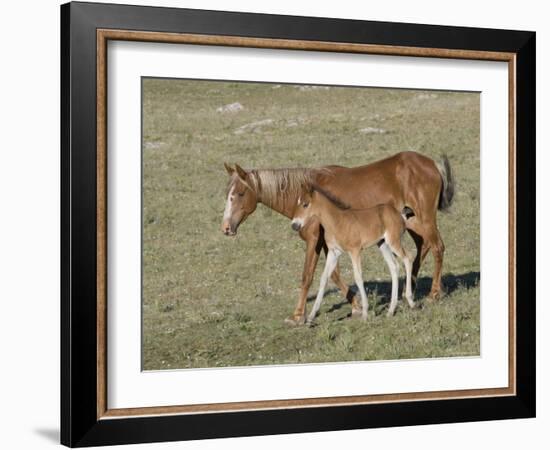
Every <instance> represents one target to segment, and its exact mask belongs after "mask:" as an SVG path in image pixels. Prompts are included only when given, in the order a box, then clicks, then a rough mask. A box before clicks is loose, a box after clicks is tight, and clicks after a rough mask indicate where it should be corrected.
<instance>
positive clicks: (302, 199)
mask: <svg viewBox="0 0 550 450" xmlns="http://www.w3.org/2000/svg"><path fill="white" fill-rule="evenodd" d="M331 208H335V209H341V210H347V209H350V206H349V205H348V204H347V203H344V202H343V201H342V200H340V199H339V198H338V197H336V196H335V195H334V194H332V193H331V192H329V191H327V190H325V189H323V188H321V187H320V186H318V185H316V184H313V185H307V186H304V187H303V188H302V193H301V194H300V196H299V197H298V202H297V204H296V206H295V207H294V213H293V215H292V225H291V226H292V229H293V230H295V231H299V230H301V229H302V228H303V227H304V226H306V224H307V222H308V220H309V219H310V218H311V217H313V216H317V217H319V214H321V213H322V212H324V211H327V210H330V209H331Z"/></svg>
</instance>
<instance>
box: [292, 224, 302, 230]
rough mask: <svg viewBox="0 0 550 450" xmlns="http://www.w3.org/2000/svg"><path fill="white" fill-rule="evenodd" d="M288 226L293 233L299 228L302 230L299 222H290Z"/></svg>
mask: <svg viewBox="0 0 550 450" xmlns="http://www.w3.org/2000/svg"><path fill="white" fill-rule="evenodd" d="M290 226H291V227H292V229H293V230H294V231H300V228H302V224H301V223H300V222H292V224H291V225H290Z"/></svg>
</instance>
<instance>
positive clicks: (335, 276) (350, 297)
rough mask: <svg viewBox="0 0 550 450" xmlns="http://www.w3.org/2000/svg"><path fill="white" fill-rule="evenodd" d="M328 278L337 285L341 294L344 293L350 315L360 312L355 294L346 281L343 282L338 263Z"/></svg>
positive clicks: (355, 315) (353, 315)
mask: <svg viewBox="0 0 550 450" xmlns="http://www.w3.org/2000/svg"><path fill="white" fill-rule="evenodd" d="M330 278H331V279H332V281H333V282H334V284H335V285H336V286H338V288H339V289H340V291H341V292H342V294H344V297H345V298H346V300H347V301H348V302H350V303H351V316H352V317H357V316H359V315H360V314H361V305H360V304H359V301H358V300H357V296H355V295H354V294H353V291H352V290H351V289H350V288H349V286H348V285H347V284H346V283H344V281H343V280H342V278H341V277H340V268H339V267H338V264H337V265H336V267H335V268H334V272H332V275H331V276H330Z"/></svg>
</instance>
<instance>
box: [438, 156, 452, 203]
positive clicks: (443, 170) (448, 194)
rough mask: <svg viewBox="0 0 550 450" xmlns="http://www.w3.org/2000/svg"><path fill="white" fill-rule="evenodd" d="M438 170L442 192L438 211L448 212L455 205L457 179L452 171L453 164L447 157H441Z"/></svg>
mask: <svg viewBox="0 0 550 450" xmlns="http://www.w3.org/2000/svg"><path fill="white" fill-rule="evenodd" d="M436 166H437V170H438V172H439V175H440V176H441V191H440V192H439V202H438V204H437V209H438V210H439V211H446V210H448V209H449V208H450V207H451V205H452V204H453V198H454V195H455V179H454V177H453V171H452V169H451V163H450V162H449V158H447V155H442V156H441V162H440V163H436Z"/></svg>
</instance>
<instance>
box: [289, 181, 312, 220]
mask: <svg viewBox="0 0 550 450" xmlns="http://www.w3.org/2000/svg"><path fill="white" fill-rule="evenodd" d="M315 196H316V193H315V191H314V190H313V189H312V188H311V187H304V188H303V189H302V193H301V194H300V196H299V197H298V202H297V203H296V206H295V207H294V213H293V214H292V223H291V227H292V229H293V230H294V231H300V230H301V229H302V228H303V227H304V226H305V225H306V223H307V222H308V220H309V219H310V217H311V216H313V215H314V214H315V211H314V204H315Z"/></svg>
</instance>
